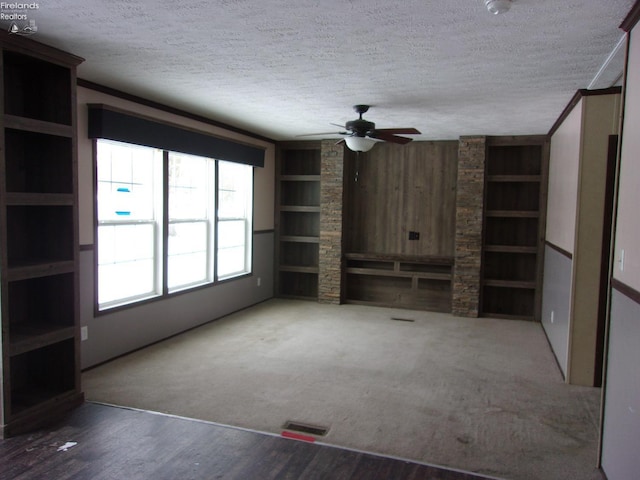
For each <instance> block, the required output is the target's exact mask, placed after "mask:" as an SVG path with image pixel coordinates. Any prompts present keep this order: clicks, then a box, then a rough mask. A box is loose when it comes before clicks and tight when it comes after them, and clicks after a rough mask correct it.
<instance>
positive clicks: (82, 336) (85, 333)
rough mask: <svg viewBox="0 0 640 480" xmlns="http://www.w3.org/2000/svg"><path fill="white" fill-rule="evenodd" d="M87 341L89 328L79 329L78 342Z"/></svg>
mask: <svg viewBox="0 0 640 480" xmlns="http://www.w3.org/2000/svg"><path fill="white" fill-rule="evenodd" d="M88 339H89V327H80V340H82V341H83V342H84V341H85V340H88Z"/></svg>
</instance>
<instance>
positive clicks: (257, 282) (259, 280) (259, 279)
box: [256, 277, 262, 287]
mask: <svg viewBox="0 0 640 480" xmlns="http://www.w3.org/2000/svg"><path fill="white" fill-rule="evenodd" d="M261 283H262V279H261V278H260V277H258V279H257V280H256V285H257V286H258V287H259V286H260V284H261Z"/></svg>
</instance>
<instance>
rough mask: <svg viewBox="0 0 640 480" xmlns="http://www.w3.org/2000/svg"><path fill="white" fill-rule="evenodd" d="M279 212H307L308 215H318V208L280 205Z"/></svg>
mask: <svg viewBox="0 0 640 480" xmlns="http://www.w3.org/2000/svg"><path fill="white" fill-rule="evenodd" d="M280 211H281V212H309V213H320V207H319V206H309V205H280Z"/></svg>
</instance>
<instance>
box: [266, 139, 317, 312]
mask: <svg viewBox="0 0 640 480" xmlns="http://www.w3.org/2000/svg"><path fill="white" fill-rule="evenodd" d="M277 171H278V181H277V185H278V188H277V191H276V231H277V239H276V241H277V245H278V247H277V251H276V264H277V268H276V271H277V293H278V295H279V296H281V297H288V298H302V299H317V298H318V244H319V238H320V143H319V142H285V143H282V144H280V145H279V148H278V170H277Z"/></svg>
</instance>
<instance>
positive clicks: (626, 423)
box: [602, 26, 640, 480]
mask: <svg viewBox="0 0 640 480" xmlns="http://www.w3.org/2000/svg"><path fill="white" fill-rule="evenodd" d="M624 108H625V110H624V112H625V113H624V126H623V132H622V147H621V158H620V185H619V191H618V211H617V220H616V221H617V223H616V232H615V256H616V261H617V262H616V264H615V266H614V272H613V277H614V279H615V281H616V282H620V284H621V285H622V286H624V287H621V285H617V286H615V285H616V284H614V289H613V291H612V299H611V315H610V325H609V344H608V354H607V373H606V379H605V395H604V419H603V432H602V435H603V438H602V468H603V470H604V472H605V473H606V474H607V477H608V478H609V480H628V479H631V478H638V474H639V473H638V472H640V455H638V452H639V451H640V302H639V301H638V295H640V195H639V193H638V189H640V135H639V134H638V126H639V125H640V26H636V27H635V28H634V29H633V30H632V32H631V34H630V44H629V51H628V63H627V81H626V83H625V105H624ZM622 250H624V252H625V255H624V269H623V268H622V264H621V263H620V259H621V252H622ZM629 289H630V290H631V292H633V291H635V292H636V295H633V293H631V296H629V291H627V293H624V292H622V291H621V290H629ZM632 297H633V298H632Z"/></svg>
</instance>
